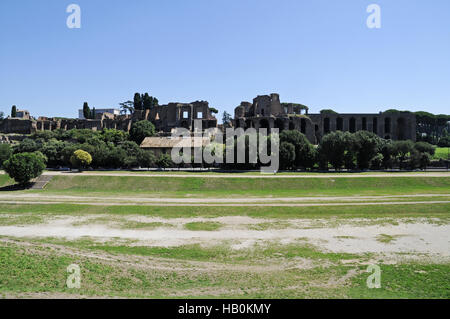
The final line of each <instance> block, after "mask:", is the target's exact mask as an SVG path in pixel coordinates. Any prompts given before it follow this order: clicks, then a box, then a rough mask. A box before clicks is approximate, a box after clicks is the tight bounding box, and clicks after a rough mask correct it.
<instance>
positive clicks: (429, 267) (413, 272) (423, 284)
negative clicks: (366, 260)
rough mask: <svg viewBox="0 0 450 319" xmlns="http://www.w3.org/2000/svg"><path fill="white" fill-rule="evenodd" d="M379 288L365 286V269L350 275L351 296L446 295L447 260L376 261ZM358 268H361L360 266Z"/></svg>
mask: <svg viewBox="0 0 450 319" xmlns="http://www.w3.org/2000/svg"><path fill="white" fill-rule="evenodd" d="M380 266H381V288H380V289H367V287H366V280H367V276H368V274H367V273H364V274H361V275H359V276H357V277H355V278H354V279H353V282H352V284H353V285H352V287H351V288H350V289H349V292H348V295H349V297H351V298H396V299H397V298H443V299H448V298H450V264H442V265H440V264H414V263H410V264H401V265H380ZM361 270H364V268H363V267H362V268H361Z"/></svg>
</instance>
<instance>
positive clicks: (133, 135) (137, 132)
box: [130, 120, 155, 144]
mask: <svg viewBox="0 0 450 319" xmlns="http://www.w3.org/2000/svg"><path fill="white" fill-rule="evenodd" d="M154 135H155V126H154V125H153V123H152V122H150V121H146V120H144V121H139V122H136V123H133V125H132V126H131V130H130V139H131V140H132V141H134V142H136V143H137V144H141V143H142V141H143V140H144V139H145V138H146V137H149V136H154Z"/></svg>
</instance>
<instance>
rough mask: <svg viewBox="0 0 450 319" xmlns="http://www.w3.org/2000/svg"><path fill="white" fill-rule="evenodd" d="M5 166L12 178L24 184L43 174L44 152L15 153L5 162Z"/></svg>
mask: <svg viewBox="0 0 450 319" xmlns="http://www.w3.org/2000/svg"><path fill="white" fill-rule="evenodd" d="M3 167H4V169H5V171H6V172H7V173H8V175H9V176H10V177H11V178H13V179H14V180H15V181H16V182H17V183H18V184H19V185H22V186H24V185H26V184H28V183H29V182H30V180H31V179H33V178H36V177H38V176H39V175H41V174H42V171H43V170H44V169H45V161H44V156H43V155H42V153H41V154H38V153H19V154H14V155H12V156H11V158H10V159H9V160H6V161H5V162H4V163H3Z"/></svg>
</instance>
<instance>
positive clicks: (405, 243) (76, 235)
mask: <svg viewBox="0 0 450 319" xmlns="http://www.w3.org/2000/svg"><path fill="white" fill-rule="evenodd" d="M232 219H233V217H228V220H232ZM192 221H195V219H192ZM273 221H274V222H275V220H273ZM239 222H242V221H241V220H239V219H237V220H236V223H239ZM356 222H357V221H356ZM72 223H73V218H59V219H56V220H50V221H48V223H46V224H39V225H25V226H1V227H0V236H8V237H16V238H29V237H53V238H65V239H67V240H76V239H81V238H83V237H89V238H93V239H96V240H102V241H104V240H108V241H110V240H118V239H119V240H134V241H136V243H134V244H133V245H138V246H142V245H143V246H158V247H161V246H162V247H171V246H183V245H190V244H202V245H222V244H224V243H232V247H233V248H234V249H243V248H248V247H252V246H253V245H254V244H256V243H269V242H270V243H276V242H279V243H281V244H289V243H292V242H296V241H302V242H305V243H311V244H313V245H315V246H317V247H318V248H319V249H321V250H325V251H331V252H339V253H356V254H362V253H414V254H436V255H439V256H441V257H445V258H448V257H450V225H449V224H444V225H441V224H430V223H427V222H425V221H423V220H418V219H416V220H410V221H408V222H399V223H398V225H392V224H384V223H380V224H376V225H360V224H359V225H358V224H357V223H356V224H351V223H350V221H348V222H347V223H346V224H339V225H335V226H331V225H329V226H325V227H320V228H307V227H305V228H303V227H298V226H297V227H295V226H294V225H291V226H289V228H286V229H274V228H272V229H270V228H269V229H266V230H251V229H248V228H239V227H236V223H235V224H232V223H231V224H229V225H226V227H223V228H222V229H219V230H217V231H190V230H186V229H183V228H171V227H170V228H157V229H153V230H142V229H120V228H112V227H110V226H109V225H108V223H107V222H105V223H104V224H90V225H81V226H74V225H72ZM380 236H385V237H386V236H387V237H388V238H389V240H388V241H382V240H380Z"/></svg>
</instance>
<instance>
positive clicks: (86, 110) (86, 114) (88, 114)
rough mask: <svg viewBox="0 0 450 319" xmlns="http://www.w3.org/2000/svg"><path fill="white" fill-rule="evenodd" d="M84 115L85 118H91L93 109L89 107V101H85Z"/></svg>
mask: <svg viewBox="0 0 450 319" xmlns="http://www.w3.org/2000/svg"><path fill="white" fill-rule="evenodd" d="M83 116H84V118H85V119H90V118H91V109H90V108H89V105H88V102H84V103H83Z"/></svg>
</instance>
